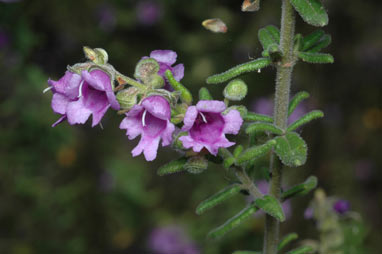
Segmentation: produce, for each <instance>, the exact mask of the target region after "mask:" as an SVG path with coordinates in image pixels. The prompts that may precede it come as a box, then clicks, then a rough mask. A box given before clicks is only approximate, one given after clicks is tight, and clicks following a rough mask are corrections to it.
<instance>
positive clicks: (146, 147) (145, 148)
mask: <svg viewBox="0 0 382 254" xmlns="http://www.w3.org/2000/svg"><path fill="white" fill-rule="evenodd" d="M159 141H160V137H157V138H150V137H146V136H142V138H141V140H140V141H139V143H138V145H137V146H136V147H135V148H134V149H133V150H132V151H131V153H132V155H133V156H134V157H135V156H138V155H140V154H141V153H142V152H143V153H144V155H145V159H146V160H147V161H152V160H154V159H155V158H156V156H157V150H158V146H159Z"/></svg>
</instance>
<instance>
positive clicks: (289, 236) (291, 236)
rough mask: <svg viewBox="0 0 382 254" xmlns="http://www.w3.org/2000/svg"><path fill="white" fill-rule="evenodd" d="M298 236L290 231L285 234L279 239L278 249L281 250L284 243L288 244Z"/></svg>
mask: <svg viewBox="0 0 382 254" xmlns="http://www.w3.org/2000/svg"><path fill="white" fill-rule="evenodd" d="M297 238H298V235H297V234H296V233H290V234H287V235H286V236H284V237H283V239H281V241H280V243H279V246H278V249H277V250H278V251H280V250H282V249H283V248H284V247H285V246H286V245H288V244H289V243H290V242H291V241H294V240H296V239H297Z"/></svg>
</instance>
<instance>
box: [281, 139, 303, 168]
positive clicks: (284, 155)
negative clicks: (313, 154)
mask: <svg viewBox="0 0 382 254" xmlns="http://www.w3.org/2000/svg"><path fill="white" fill-rule="evenodd" d="M275 140H276V142H277V144H276V146H275V152H276V154H277V156H278V157H279V158H280V160H281V161H282V163H283V164H284V165H287V166H289V167H299V166H301V165H304V164H305V162H306V156H307V151H308V148H307V146H306V144H305V141H304V140H303V139H302V138H301V137H300V136H299V135H298V134H297V133H295V132H288V133H287V134H285V136H279V137H276V138H275Z"/></svg>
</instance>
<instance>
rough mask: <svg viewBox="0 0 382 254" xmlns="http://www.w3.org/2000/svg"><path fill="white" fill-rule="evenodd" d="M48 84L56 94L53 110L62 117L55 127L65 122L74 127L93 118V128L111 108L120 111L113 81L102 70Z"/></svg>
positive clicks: (67, 73) (68, 72)
mask: <svg viewBox="0 0 382 254" xmlns="http://www.w3.org/2000/svg"><path fill="white" fill-rule="evenodd" d="M48 83H49V85H50V88H51V89H52V92H53V98H52V104H51V105H52V109H53V111H54V112H55V113H58V114H61V115H62V116H61V118H60V119H58V121H57V122H55V123H54V124H53V125H52V127H54V126H56V125H57V124H59V123H61V122H62V121H64V120H65V119H68V122H69V124H71V125H73V124H84V123H85V122H86V121H87V120H88V118H89V117H90V115H92V116H93V123H92V126H93V127H94V126H96V125H97V124H99V122H100V121H101V119H102V117H103V116H104V115H105V113H106V111H107V110H108V109H109V107H112V108H113V109H115V110H118V109H119V103H118V101H117V100H116V98H115V95H114V92H113V88H112V84H111V80H110V77H109V75H108V74H106V73H105V72H104V71H102V70H98V69H97V70H93V71H91V72H90V73H89V72H88V71H82V73H81V75H78V74H76V73H72V72H70V71H67V72H66V73H65V75H64V76H63V77H62V78H61V79H60V80H58V81H53V80H48Z"/></svg>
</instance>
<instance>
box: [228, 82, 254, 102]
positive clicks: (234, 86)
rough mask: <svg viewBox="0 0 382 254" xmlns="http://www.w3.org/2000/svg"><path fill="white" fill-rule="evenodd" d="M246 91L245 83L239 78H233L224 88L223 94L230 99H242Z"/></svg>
mask: <svg viewBox="0 0 382 254" xmlns="http://www.w3.org/2000/svg"><path fill="white" fill-rule="evenodd" d="M247 92H248V88H247V85H246V84H245V83H244V81H243V80H241V79H234V80H232V81H231V82H229V83H228V85H227V86H226V87H225V88H224V91H223V95H224V97H225V98H227V99H228V100H231V101H240V100H242V99H243V98H244V97H245V96H246V95H247Z"/></svg>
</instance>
